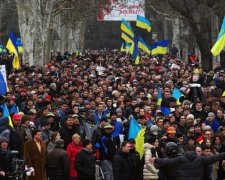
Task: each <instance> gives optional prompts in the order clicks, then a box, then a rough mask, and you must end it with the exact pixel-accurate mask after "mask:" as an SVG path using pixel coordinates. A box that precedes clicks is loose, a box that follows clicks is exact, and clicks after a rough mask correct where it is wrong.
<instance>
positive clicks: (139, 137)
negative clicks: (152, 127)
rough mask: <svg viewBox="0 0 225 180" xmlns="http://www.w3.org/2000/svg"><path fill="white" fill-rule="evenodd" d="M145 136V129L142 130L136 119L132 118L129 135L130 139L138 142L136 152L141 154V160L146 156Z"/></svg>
mask: <svg viewBox="0 0 225 180" xmlns="http://www.w3.org/2000/svg"><path fill="white" fill-rule="evenodd" d="M144 134H145V129H144V128H141V127H140V126H139V125H138V123H137V121H136V120H135V119H134V117H133V116H130V127H129V133H128V139H131V138H132V139H135V141H136V145H135V147H136V151H137V152H138V153H139V154H140V158H142V156H143V155H144V148H143V145H144Z"/></svg>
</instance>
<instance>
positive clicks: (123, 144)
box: [121, 141, 130, 148]
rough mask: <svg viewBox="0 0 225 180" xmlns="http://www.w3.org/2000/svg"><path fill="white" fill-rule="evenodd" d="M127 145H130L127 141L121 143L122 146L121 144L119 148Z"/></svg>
mask: <svg viewBox="0 0 225 180" xmlns="http://www.w3.org/2000/svg"><path fill="white" fill-rule="evenodd" d="M128 143H130V142H129V141H123V142H122V144H121V148H122V147H125V146H126V145H127V144H128Z"/></svg>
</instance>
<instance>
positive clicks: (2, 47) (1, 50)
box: [0, 44, 4, 54]
mask: <svg viewBox="0 0 225 180" xmlns="http://www.w3.org/2000/svg"><path fill="white" fill-rule="evenodd" d="M3 50H4V46H3V45H2V44H0V54H2V52H3Z"/></svg>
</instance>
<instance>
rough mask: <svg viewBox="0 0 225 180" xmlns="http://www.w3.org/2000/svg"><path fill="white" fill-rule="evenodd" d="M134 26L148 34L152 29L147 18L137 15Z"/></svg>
mask: <svg viewBox="0 0 225 180" xmlns="http://www.w3.org/2000/svg"><path fill="white" fill-rule="evenodd" d="M136 26H137V27H140V28H142V29H146V30H147V31H148V32H150V31H151V29H152V27H151V26H152V24H151V22H150V21H149V20H148V19H147V18H145V17H143V16H140V15H137V21H136Z"/></svg>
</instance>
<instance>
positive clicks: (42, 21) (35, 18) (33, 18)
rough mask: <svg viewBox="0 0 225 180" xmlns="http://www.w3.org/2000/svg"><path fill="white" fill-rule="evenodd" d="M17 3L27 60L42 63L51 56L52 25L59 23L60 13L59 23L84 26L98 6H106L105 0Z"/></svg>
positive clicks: (53, 0) (39, 0)
mask: <svg viewBox="0 0 225 180" xmlns="http://www.w3.org/2000/svg"><path fill="white" fill-rule="evenodd" d="M16 3H17V10H18V16H19V27H20V33H21V37H22V40H23V42H24V60H25V61H27V62H30V64H34V65H40V66H42V65H43V63H45V62H48V61H49V58H50V50H51V45H52V38H53V27H54V23H56V22H54V17H56V16H57V15H58V16H60V22H57V23H61V26H63V25H65V24H66V25H67V27H68V28H72V29H77V28H80V29H82V27H81V26H85V18H87V17H88V16H93V15H94V16H96V14H97V11H98V8H99V7H100V6H104V4H106V1H104V0H29V1H28V0H16ZM79 24H81V25H79ZM78 25H79V26H78ZM82 32H83V31H82ZM74 34H77V33H74ZM77 36H78V35H77ZM80 39H81V40H83V38H80ZM77 43H78V42H77Z"/></svg>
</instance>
